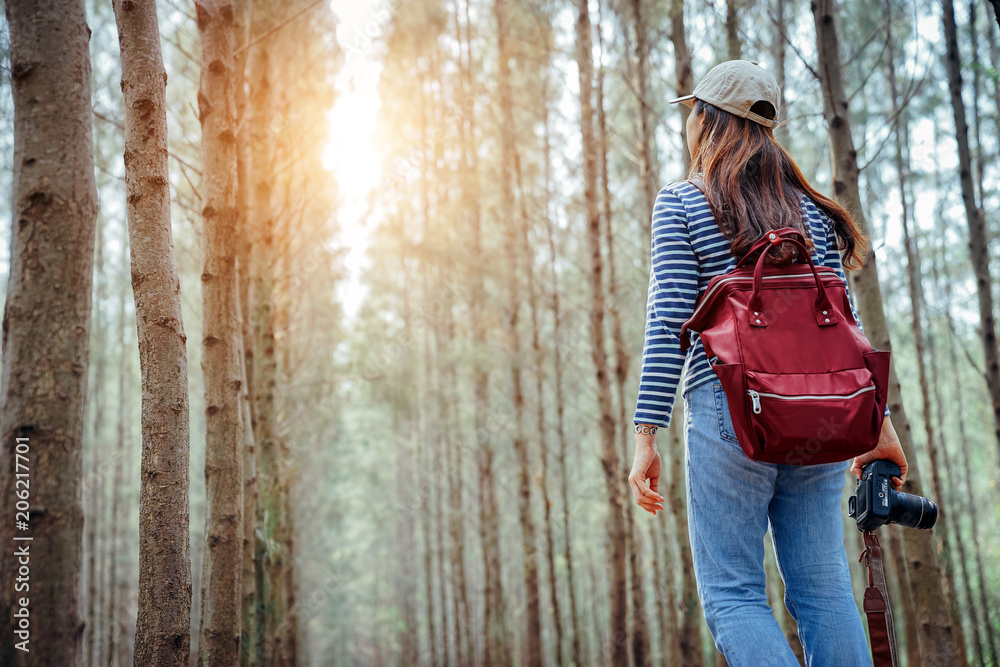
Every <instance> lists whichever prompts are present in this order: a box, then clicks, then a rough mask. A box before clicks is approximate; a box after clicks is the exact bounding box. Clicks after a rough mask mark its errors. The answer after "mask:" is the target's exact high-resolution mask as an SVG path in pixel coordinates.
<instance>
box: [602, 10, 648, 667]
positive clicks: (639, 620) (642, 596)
mask: <svg viewBox="0 0 1000 667" xmlns="http://www.w3.org/2000/svg"><path fill="white" fill-rule="evenodd" d="M632 2H633V4H632V9H633V12H634V13H635V15H636V16H635V17H634V18H635V26H636V33H637V34H636V50H637V52H638V53H637V59H638V60H639V67H638V77H639V83H638V88H639V105H640V108H641V111H640V117H641V121H640V125H641V126H642V128H641V141H642V146H641V153H642V165H641V168H640V179H641V180H642V182H643V188H644V191H645V192H646V194H647V196H648V197H649V199H648V202H649V203H648V206H647V208H648V211H647V212H648V213H649V218H650V221H652V202H653V200H654V199H655V198H656V192H657V190H658V189H659V188H658V187H657V185H656V183H655V180H653V179H655V173H653V171H652V170H651V168H650V162H651V160H652V158H651V155H652V151H651V149H650V146H649V142H650V131H649V128H648V122H647V119H646V118H645V115H646V113H647V111H648V110H647V108H646V104H647V102H646V99H645V98H646V93H645V90H646V88H647V81H645V78H646V73H645V70H646V54H645V49H646V47H645V36H644V35H641V34H640V33H641V32H642V31H644V30H645V28H643V26H642V21H641V18H640V17H639V16H638V13H639V10H640V7H639V0H632ZM597 7H598V25H600V22H601V13H600V10H601V3H600V2H598V5H597ZM596 32H597V44H598V53H599V54H601V56H603V54H604V38H603V36H602V34H601V30H600V29H598V30H597V31H596ZM602 61H603V57H602ZM595 92H596V95H595V100H594V104H595V107H596V110H597V130H598V131H597V149H598V160H599V162H600V165H599V167H600V180H601V184H600V190H601V203H602V211H601V223H602V224H601V227H602V232H603V235H604V240H605V243H606V244H607V266H608V286H607V290H608V302H609V303H610V305H609V307H608V309H607V310H608V312H609V313H610V314H611V331H612V339H613V341H614V350H615V352H614V354H615V356H614V376H615V386H616V389H617V395H618V423H619V424H621V425H622V426H623V427H624V424H625V423H626V419H627V416H626V400H625V382H626V380H627V379H628V365H629V355H628V350H627V346H626V344H625V337H624V336H623V334H622V324H621V313H620V312H619V310H618V302H619V301H618V287H617V280H616V276H615V251H614V235H613V232H612V225H611V217H612V216H611V184H610V175H609V174H608V138H607V134H608V133H607V122H606V118H605V111H604V64H603V62H602V63H601V66H600V67H599V68H598V70H597V87H596V91H595ZM628 452H629V438H628V432H627V431H625V429H624V428H622V430H621V459H620V462H621V464H622V469H621V473H620V474H621V476H622V477H624V478H628V474H629V466H628V464H627V460H628ZM624 508H625V553H626V558H627V560H628V574H629V578H630V584H631V602H632V604H631V607H632V625H631V627H630V633H631V634H630V644H631V646H632V661H633V663H634V664H635V666H636V667H643V666H644V665H647V664H649V661H650V660H651V656H650V642H649V623H648V620H647V613H646V593H645V589H644V588H643V582H642V573H643V570H644V569H645V568H643V567H642V564H641V563H640V562H639V553H638V550H637V548H636V531H637V527H636V524H635V506H634V505H633V504H632V503H630V502H628V500H627V499H626V500H625V502H624Z"/></svg>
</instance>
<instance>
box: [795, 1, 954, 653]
mask: <svg viewBox="0 0 1000 667" xmlns="http://www.w3.org/2000/svg"><path fill="white" fill-rule="evenodd" d="M812 12H813V18H814V22H815V27H816V48H817V52H818V54H819V71H820V76H821V81H820V83H821V85H822V88H823V109H824V116H825V117H826V120H827V123H828V125H829V132H830V152H831V162H832V168H833V188H834V195H835V197H836V199H837V200H838V201H839V202H840V203H841V205H843V206H844V207H845V208H847V210H848V211H850V213H851V215H852V216H853V217H854V219H855V221H857V223H858V225H859V226H860V227H861V228H862V230H863V231H864V232H865V233H866V234H867V233H869V227H868V223H867V220H866V219H865V216H864V211H863V210H862V209H861V206H860V201H861V197H860V188H859V185H858V164H857V152H856V151H855V149H854V140H853V138H852V136H851V123H850V113H849V109H848V104H847V95H846V93H845V90H844V81H843V74H842V72H841V60H840V50H839V43H838V41H837V32H836V26H835V20H836V19H835V12H836V10H835V5H834V2H833V0H813V2H812ZM851 279H852V282H853V285H854V290H853V291H854V294H855V296H856V298H857V300H858V311H859V316H860V317H861V320H862V321H863V322H864V323H865V327H866V328H865V333H866V334H867V336H868V339H869V340H870V341H871V342H872V345H873V347H875V348H876V349H880V350H889V349H891V342H890V340H889V330H888V325H887V322H886V318H885V311H884V310H883V308H882V297H881V289H880V287H879V282H878V268H877V266H876V263H875V255H874V252H872V251H871V250H869V252H868V255H867V257H866V258H865V263H864V266H863V268H861V269H859V270H858V271H856V272H854V273H852V274H851ZM889 405H890V409H891V412H892V416H893V422H894V425H895V426H896V432H897V434H898V435H899V439H900V443H901V445H902V447H903V451H904V453H906V455H907V459H908V460H910V461H915V460H916V459H915V458H914V456H913V447H912V436H911V432H910V424H909V421H908V420H907V418H906V412H905V410H904V409H903V405H902V401H901V397H900V386H899V379H898V377H897V376H896V372H895V365H893V366H892V367H890V387H889ZM904 490H905V491H906V492H908V493H912V494H916V495H923V493H922V489H921V485H920V475H919V473H918V472H917V470H916V468H914V467H911V469H910V471H909V473H908V474H907V481H906V485H905V487H904ZM903 541H904V544H905V551H906V556H907V560H908V570H909V572H910V575H911V577H910V584H911V588H912V592H913V597H914V603H915V606H916V608H917V621H918V622H919V624H920V626H921V627H922V628H923V634H922V637H921V640H922V641H921V654H922V656H923V660H924V664H925V665H933V666H937V665H948V664H952V662H953V661H954V660H955V659H956V657H957V649H956V645H955V637H954V632H955V629H954V628H953V627H952V623H951V619H950V616H949V614H948V611H947V610H948V604H947V599H948V598H947V594H946V593H945V590H944V587H943V586H942V583H941V577H940V569H939V567H938V562H937V553H936V551H935V548H934V537H933V534H932V533H931V531H921V530H910V531H905V532H904V535H903Z"/></svg>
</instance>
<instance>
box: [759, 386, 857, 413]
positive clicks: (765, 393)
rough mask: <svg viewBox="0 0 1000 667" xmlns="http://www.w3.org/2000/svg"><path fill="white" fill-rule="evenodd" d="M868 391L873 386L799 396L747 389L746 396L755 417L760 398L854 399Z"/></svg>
mask: <svg viewBox="0 0 1000 667" xmlns="http://www.w3.org/2000/svg"><path fill="white" fill-rule="evenodd" d="M868 391H875V385H872V386H870V387H862V388H861V389H858V390H857V391H853V392H851V393H850V394H801V395H798V396H787V395H785V394H772V393H771V392H766V391H754V390H753V389H747V394H749V395H750V398H751V399H752V400H753V412H754V414H755V415H759V414H760V397H761V396H767V397H768V398H780V399H782V400H785V401H801V400H804V399H817V398H854V397H855V396H857V395H859V394H863V393H865V392H868Z"/></svg>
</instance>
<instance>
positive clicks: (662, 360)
mask: <svg viewBox="0 0 1000 667" xmlns="http://www.w3.org/2000/svg"><path fill="white" fill-rule="evenodd" d="M801 206H802V215H803V219H804V221H805V222H806V227H807V228H808V230H809V234H810V236H811V237H812V241H813V244H814V248H813V250H812V253H811V254H812V260H813V262H814V263H815V264H816V265H817V266H828V267H830V268H832V269H834V271H836V273H837V275H838V276H840V278H841V280H843V281H844V285H845V287H846V286H847V278H846V277H845V276H844V270H843V267H842V265H841V258H840V252H839V251H838V250H837V240H836V237H835V235H834V232H833V229H832V222H831V221H830V218H829V217H828V216H827V215H826V213H824V212H823V210H822V209H820V208H818V207H817V206H816V204H815V203H813V201H812V200H811V199H809V198H808V197H807V196H806V195H803V196H802V203H801ZM652 224H653V235H652V236H653V238H652V249H651V257H652V261H651V265H650V271H649V296H648V299H647V303H646V335H645V344H644V345H643V350H642V370H641V372H640V377H639V397H638V400H637V402H636V408H635V417H634V423H636V424H640V423H641V424H655V425H658V426H662V427H666V426H668V425H669V424H670V417H671V413H672V412H673V408H674V404H675V398H676V396H677V393H678V391H677V388H678V385H679V384H680V383H681V380H682V379H683V380H684V384H683V387H682V388H681V390H680V393H681V394H682V395H683V394H684V393H686V392H687V391H688V390H690V389H693V388H695V387H698V386H700V385H702V384H705V383H706V382H712V381H714V380H715V379H716V375H715V371H713V370H712V367H711V365H710V363H709V359H708V358H707V357H706V355H705V348H704V346H703V345H702V343H701V337H700V336H699V334H698V333H697V332H694V331H692V332H691V333H690V335H691V346H690V347H689V348H688V350H687V354H686V355H685V353H684V352H681V347H680V339H679V338H678V335H679V334H680V331H681V325H683V324H684V322H685V321H687V319H688V318H690V317H691V314H692V313H693V312H694V307H695V303H696V302H697V300H698V297H699V296H700V295H701V294H702V293H703V292H704V290H705V288H706V287H707V286H708V281H709V280H711V279H712V278H713V277H714V276H717V275H719V274H721V273H728V272H729V271H732V270H733V269H735V268H736V260H735V259H734V258H733V256H732V255H731V254H730V242H729V239H727V238H726V237H725V236H723V235H722V232H721V231H720V230H719V226H718V224H717V223H716V221H715V217H714V216H713V215H712V211H711V209H710V208H709V206H708V201H707V200H706V199H705V195H703V194H702V193H701V191H700V190H698V188H696V187H695V186H694V185H693V184H691V183H689V182H687V181H679V182H675V183H670V184H668V185H666V186H664V187H663V189H662V190H660V193H659V194H658V195H657V196H656V203H655V204H654V206H653V220H652ZM848 297H850V290H848ZM851 312H852V313H853V314H854V319H855V321H856V322H857V323H858V326H859V327H861V319H860V318H859V317H858V315H857V312H855V311H854V307H853V305H852V307H851ZM862 331H864V328H862ZM885 413H886V415H888V414H889V409H888V407H886V412H885Z"/></svg>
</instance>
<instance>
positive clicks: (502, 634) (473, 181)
mask: <svg viewBox="0 0 1000 667" xmlns="http://www.w3.org/2000/svg"><path fill="white" fill-rule="evenodd" d="M469 5H470V3H469V1H468V0H466V3H465V24H466V26H467V28H466V36H465V37H466V38H465V67H464V72H463V76H462V88H461V94H462V100H463V108H465V109H467V110H468V111H467V112H466V113H465V114H464V118H465V121H464V122H463V123H462V132H461V138H462V151H461V152H462V155H463V157H464V169H465V180H464V182H463V184H462V197H463V199H464V201H465V205H464V208H465V210H466V211H468V216H469V227H470V229H469V232H470V248H469V255H470V260H469V262H468V265H467V266H468V267H469V270H470V273H471V276H470V278H471V280H470V281H469V293H468V294H469V297H468V301H469V319H470V320H471V326H472V337H473V344H474V346H475V349H477V350H484V349H486V321H485V306H484V305H483V296H484V291H485V290H484V281H483V274H482V271H481V267H482V259H483V256H484V255H483V241H482V220H481V216H482V211H481V210H480V206H481V202H480V188H479V164H478V156H477V154H476V151H477V148H476V147H475V146H474V145H473V142H474V138H475V135H476V123H475V115H474V113H473V109H474V106H473V104H472V101H471V100H472V97H471V96H472V93H473V90H474V89H475V88H474V83H473V76H472V72H473V70H474V68H475V64H474V62H473V60H472V44H471V35H470V34H469V32H470V31H471V21H470V13H471V12H470V6H469ZM472 375H473V402H474V405H475V411H474V413H473V432H474V433H475V434H476V467H477V478H478V489H477V490H478V493H479V498H478V501H479V502H478V505H479V537H480V541H481V542H482V558H483V572H484V581H483V589H484V606H485V608H484V617H483V638H484V645H483V649H484V655H483V660H484V662H485V663H486V664H498V663H502V664H507V663H509V662H510V658H509V647H508V645H507V640H506V635H507V631H506V627H505V623H504V613H503V611H504V595H503V581H502V579H501V577H500V568H501V559H500V525H499V521H500V517H499V511H500V510H499V507H498V506H497V497H496V479H495V476H494V471H493V462H494V455H495V452H494V444H493V442H492V439H491V429H490V428H489V427H488V426H487V424H488V420H487V417H488V413H489V410H490V371H489V368H488V366H487V365H486V362H485V361H484V360H483V358H482V357H481V355H477V356H476V359H475V361H474V362H473V369H472Z"/></svg>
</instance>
